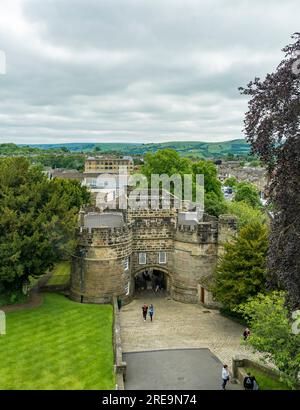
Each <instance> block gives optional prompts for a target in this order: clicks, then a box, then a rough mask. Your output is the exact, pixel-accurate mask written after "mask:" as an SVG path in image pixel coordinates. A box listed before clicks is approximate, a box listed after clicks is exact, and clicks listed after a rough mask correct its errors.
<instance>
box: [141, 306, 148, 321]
mask: <svg viewBox="0 0 300 410" xmlns="http://www.w3.org/2000/svg"><path fill="white" fill-rule="evenodd" d="M142 312H143V318H144V321H145V322H146V319H147V312H148V305H146V303H144V304H143V306H142Z"/></svg>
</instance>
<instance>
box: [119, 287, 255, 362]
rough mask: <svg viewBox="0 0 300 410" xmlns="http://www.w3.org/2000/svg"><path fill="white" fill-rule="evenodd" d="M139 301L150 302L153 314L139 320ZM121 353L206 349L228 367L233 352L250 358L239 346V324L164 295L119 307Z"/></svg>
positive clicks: (214, 312) (248, 352)
mask: <svg viewBox="0 0 300 410" xmlns="http://www.w3.org/2000/svg"><path fill="white" fill-rule="evenodd" d="M143 303H147V304H150V303H153V305H154V309H155V312H154V313H155V316H154V321H153V323H151V322H150V320H149V318H147V321H146V322H144V321H143V319H142V309H141V306H142V304H143ZM121 332H122V333H121V337H122V346H123V352H141V351H149V350H161V349H186V348H208V349H210V351H211V352H212V353H214V354H215V355H216V356H217V357H218V358H219V360H220V361H221V362H222V363H227V364H228V365H229V367H230V368H231V363H232V357H233V356H234V355H236V354H242V355H243V356H248V357H252V358H253V357H254V356H253V354H251V352H250V351H249V349H248V348H247V347H245V346H241V344H240V340H241V335H242V332H243V327H242V326H241V325H239V324H237V323H236V322H233V321H232V320H230V319H227V318H225V317H223V316H222V315H221V314H220V313H219V312H218V311H216V310H209V309H205V308H203V307H201V306H200V305H191V304H185V303H180V302H175V301H174V300H170V299H168V298H158V297H156V296H155V295H154V296H153V297H151V298H149V297H148V296H147V297H144V298H143V299H141V298H139V299H135V300H133V301H132V302H131V303H130V304H129V305H127V306H124V307H123V308H122V309H121Z"/></svg>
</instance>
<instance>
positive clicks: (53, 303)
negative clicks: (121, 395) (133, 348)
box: [0, 294, 115, 390]
mask: <svg viewBox="0 0 300 410" xmlns="http://www.w3.org/2000/svg"><path fill="white" fill-rule="evenodd" d="M114 386H115V380H114V374H113V350H112V307H111V306H110V305H86V304H79V303H75V302H72V301H70V300H68V299H67V298H65V297H64V296H62V295H58V294H45V299H44V303H43V305H42V306H41V307H39V308H35V309H28V310H23V311H20V312H14V313H9V314H7V329H6V335H4V336H0V389H21V390H31V389H41V390H49V389H54V390H62V389H89V390H90V389H103V390H104V389H113V388H114Z"/></svg>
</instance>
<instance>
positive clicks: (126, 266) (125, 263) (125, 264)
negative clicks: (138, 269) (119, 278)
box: [124, 258, 129, 270]
mask: <svg viewBox="0 0 300 410" xmlns="http://www.w3.org/2000/svg"><path fill="white" fill-rule="evenodd" d="M128 269H129V258H126V259H124V270H128Z"/></svg>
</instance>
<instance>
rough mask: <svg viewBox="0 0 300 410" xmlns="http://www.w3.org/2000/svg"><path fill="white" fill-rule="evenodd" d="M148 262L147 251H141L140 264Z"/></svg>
mask: <svg viewBox="0 0 300 410" xmlns="http://www.w3.org/2000/svg"><path fill="white" fill-rule="evenodd" d="M146 262H147V256H146V253H145V252H140V253H139V264H140V265H146Z"/></svg>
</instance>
